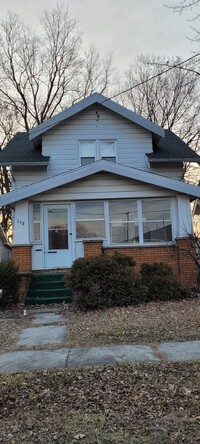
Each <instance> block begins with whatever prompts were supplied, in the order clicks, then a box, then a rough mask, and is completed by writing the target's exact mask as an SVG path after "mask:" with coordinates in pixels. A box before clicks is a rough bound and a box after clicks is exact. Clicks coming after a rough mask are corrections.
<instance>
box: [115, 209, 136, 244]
mask: <svg viewBox="0 0 200 444" xmlns="http://www.w3.org/2000/svg"><path fill="white" fill-rule="evenodd" d="M109 225H110V243H111V244H120V243H127V244H130V243H138V242H139V229H138V218H137V201H136V200H121V201H120V200H118V201H111V202H109Z"/></svg>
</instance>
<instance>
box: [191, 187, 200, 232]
mask: <svg viewBox="0 0 200 444" xmlns="http://www.w3.org/2000/svg"><path fill="white" fill-rule="evenodd" d="M199 186H200V183H199ZM192 214H193V227H194V233H195V234H196V236H197V237H198V238H200V199H198V200H196V201H195V202H194V206H193V210H192Z"/></svg>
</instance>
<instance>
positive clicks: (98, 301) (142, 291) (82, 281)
mask: <svg viewBox="0 0 200 444" xmlns="http://www.w3.org/2000/svg"><path fill="white" fill-rule="evenodd" d="M134 266H135V261H134V260H133V259H132V258H131V257H127V256H122V255H120V254H115V255H113V256H106V255H103V254H102V255H99V256H95V257H90V258H80V259H77V260H75V261H74V263H73V265H72V268H71V270H70V272H69V273H68V274H66V275H65V278H64V281H65V283H66V284H67V285H69V286H71V288H72V292H73V298H74V303H75V305H76V307H77V308H79V309H81V310H84V311H85V310H94V309H103V308H106V307H114V306H127V305H134V304H138V303H140V302H142V301H144V300H145V298H146V291H147V289H146V287H144V286H143V285H142V284H141V277H140V275H139V273H136V272H135V270H134Z"/></svg>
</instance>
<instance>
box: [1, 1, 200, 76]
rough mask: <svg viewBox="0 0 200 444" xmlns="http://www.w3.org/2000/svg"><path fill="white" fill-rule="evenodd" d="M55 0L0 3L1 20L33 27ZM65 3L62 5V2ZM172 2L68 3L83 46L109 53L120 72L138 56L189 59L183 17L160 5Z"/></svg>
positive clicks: (186, 23) (188, 44)
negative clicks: (9, 17) (11, 17)
mask: <svg viewBox="0 0 200 444" xmlns="http://www.w3.org/2000/svg"><path fill="white" fill-rule="evenodd" d="M56 3H57V0H0V10H1V18H4V17H5V15H6V12H7V11H8V10H12V11H15V12H17V13H18V14H19V15H20V16H21V17H22V18H23V19H25V20H26V21H27V23H28V24H33V25H34V26H37V24H38V22H39V16H40V15H41V12H42V10H43V9H44V8H48V9H49V8H50V7H51V6H55V5H56ZM63 3H65V2H63ZM165 3H167V4H173V3H174V1H173V0H69V1H67V2H66V5H68V6H69V9H70V10H71V13H72V15H73V16H74V18H76V19H77V20H78V22H79V29H80V30H81V31H83V33H84V39H85V42H86V44H87V43H88V42H92V43H95V44H96V46H97V47H98V48H99V50H100V52H101V53H103V52H107V51H111V52H113V57H114V62H115V65H116V66H117V67H118V68H119V69H120V71H123V70H124V69H127V68H128V65H129V64H130V63H133V62H134V58H135V57H136V56H137V55H139V54H147V53H150V54H157V55H158V54H163V55H166V56H177V55H178V56H181V57H183V58H187V57H189V56H191V55H192V50H194V49H195V47H194V45H193V44H192V43H191V42H190V41H189V40H188V39H187V38H186V36H191V32H190V24H189V23H188V22H187V21H186V15H182V16H179V15H178V14H173V12H172V10H170V9H167V8H165V6H164V4H165Z"/></svg>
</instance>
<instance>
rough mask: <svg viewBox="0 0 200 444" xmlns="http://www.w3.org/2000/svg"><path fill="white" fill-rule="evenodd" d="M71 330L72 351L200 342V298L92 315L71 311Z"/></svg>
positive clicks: (69, 322) (69, 336)
mask: <svg viewBox="0 0 200 444" xmlns="http://www.w3.org/2000/svg"><path fill="white" fill-rule="evenodd" d="M68 328H69V332H68V341H67V342H68V346H70V347H83V346H84V347H85V346H92V345H102V344H107V345H108V344H122V343H134V342H138V343H155V342H161V341H186V340H194V339H200V298H196V299H185V300H183V301H179V302H152V303H148V304H142V305H138V306H134V307H128V308H127V307H126V308H112V309H109V310H105V311H95V312H88V313H80V312H73V311H71V313H70V314H69V319H68Z"/></svg>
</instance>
